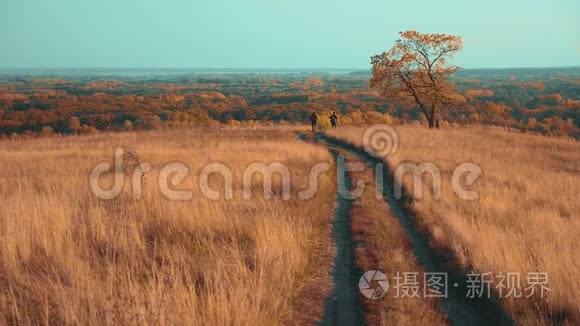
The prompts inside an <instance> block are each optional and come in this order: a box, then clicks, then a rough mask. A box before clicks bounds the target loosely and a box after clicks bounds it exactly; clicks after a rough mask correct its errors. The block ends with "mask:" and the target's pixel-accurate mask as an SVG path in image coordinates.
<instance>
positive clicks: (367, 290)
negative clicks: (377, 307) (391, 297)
mask: <svg viewBox="0 0 580 326" xmlns="http://www.w3.org/2000/svg"><path fill="white" fill-rule="evenodd" d="M358 288H359V290H360V292H361V293H362V294H363V295H364V296H365V297H367V298H369V299H372V300H374V299H380V298H382V297H384V296H385V294H387V290H388V289H389V281H388V280H387V276H386V275H385V274H383V272H381V271H377V270H371V271H368V272H366V273H364V274H363V276H361V278H360V280H359V282H358Z"/></svg>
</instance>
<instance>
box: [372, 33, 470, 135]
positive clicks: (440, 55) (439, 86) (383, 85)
mask: <svg viewBox="0 0 580 326" xmlns="http://www.w3.org/2000/svg"><path fill="white" fill-rule="evenodd" d="M400 34H401V39H399V40H397V41H396V42H395V46H393V48H392V49H391V50H389V51H388V52H383V53H382V54H378V55H375V56H372V57H371V64H372V65H373V77H372V78H371V82H370V85H371V87H372V88H377V89H379V90H381V92H382V93H383V94H384V95H385V96H386V97H387V98H388V99H391V100H394V101H399V102H403V103H415V104H416V105H418V106H419V107H420V108H421V110H422V111H423V114H424V115H425V118H427V121H429V128H433V127H437V128H439V117H440V115H441V114H440V112H441V109H442V108H444V107H449V106H456V105H461V104H462V103H464V102H465V98H464V97H463V96H461V95H459V94H457V93H454V85H453V84H452V83H450V82H449V81H448V77H449V76H450V75H451V74H453V73H454V72H456V71H457V70H459V67H458V66H454V65H451V64H449V63H448V61H447V60H448V59H450V58H451V57H453V55H455V54H456V53H457V52H459V51H460V50H461V49H462V48H463V42H462V40H461V37H459V36H453V35H445V34H421V33H418V32H416V31H406V32H401V33H400Z"/></svg>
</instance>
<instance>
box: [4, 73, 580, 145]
mask: <svg viewBox="0 0 580 326" xmlns="http://www.w3.org/2000/svg"><path fill="white" fill-rule="evenodd" d="M454 82H455V83H456V84H457V86H458V89H459V91H460V94H461V95H462V96H464V97H465V100H466V101H465V105H462V106H461V107H459V108H453V109H449V110H443V111H442V115H443V119H444V120H445V123H448V124H484V125H500V126H507V127H512V128H517V129H521V130H529V131H535V132H541V133H544V134H550V135H558V136H572V137H576V138H578V137H580V132H579V130H580V129H579V127H580V114H579V109H580V98H579V96H580V92H579V90H580V69H578V68H568V69H505V70H464V71H461V72H459V73H458V74H457V75H456V76H455V77H454ZM313 111H316V112H318V113H319V114H322V115H323V116H324V115H325V114H330V112H332V111H336V112H337V113H338V114H339V115H340V117H341V118H340V120H339V122H340V123H342V124H360V123H373V122H388V123H409V122H412V121H419V122H421V123H424V121H422V119H424V118H423V117H422V115H421V114H420V111H419V110H418V108H414V107H405V106H403V105H400V104H397V103H388V102H386V101H385V100H384V99H383V98H382V97H381V95H380V94H379V93H377V92H376V91H374V90H370V89H369V86H368V74H367V73H365V72H361V73H350V74H330V73H320V72H319V73H307V72H300V73H293V74H290V73H288V74H278V75H273V74H253V73H239V74H215V75H180V74H176V75H166V76H164V77H163V78H161V77H158V76H155V75H152V76H149V77H146V78H144V77H127V76H118V77H110V76H109V77H106V78H102V77H98V76H94V75H92V76H90V77H89V76H82V75H79V74H75V75H74V76H69V75H63V76H55V75H51V76H47V77H40V76H31V75H28V76H26V75H21V74H11V75H0V135H2V137H22V136H23V135H24V136H34V135H38V134H47V133H48V134H50V133H66V134H71V133H93V132H97V131H98V130H109V131H120V130H130V129H158V128H165V127H171V128H188V127H194V126H200V125H205V126H214V125H219V124H221V123H227V124H241V123H245V124H252V123H306V122H307V121H308V116H309V115H310V114H311V113H312V112H313ZM323 120H324V119H323ZM324 124H325V123H324V122H323V125H324Z"/></svg>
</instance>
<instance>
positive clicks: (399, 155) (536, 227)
mask: <svg viewBox="0 0 580 326" xmlns="http://www.w3.org/2000/svg"><path fill="white" fill-rule="evenodd" d="M364 130H365V129H363V128H339V129H336V130H332V131H328V132H327V134H328V135H329V136H331V137H333V138H337V139H341V140H344V141H346V142H349V143H351V144H352V145H355V146H357V147H360V148H362V147H363V133H364ZM396 130H397V132H398V134H399V149H398V151H397V152H396V153H395V154H391V155H388V156H387V157H385V160H386V162H387V163H388V165H389V167H390V168H391V169H393V170H394V169H395V168H396V167H397V166H398V165H399V164H400V163H402V162H410V161H412V162H432V163H434V164H435V165H436V166H437V167H438V169H439V171H440V173H441V180H442V182H441V198H440V199H439V200H437V199H435V198H434V196H433V194H432V193H431V191H430V187H426V188H424V189H423V193H422V197H421V198H420V199H418V198H415V200H414V201H413V202H412V204H411V205H412V209H413V210H414V211H415V212H416V213H417V220H418V224H419V225H420V226H421V227H423V228H425V230H427V231H428V233H429V234H430V235H431V237H432V239H433V240H434V241H433V242H434V243H433V245H435V246H437V247H441V248H447V249H450V250H452V252H453V253H454V254H455V256H456V258H457V260H458V263H459V264H460V265H461V266H463V267H466V268H472V269H474V270H475V271H477V272H479V273H486V272H491V273H493V275H494V276H495V275H497V274H498V273H500V272H503V273H504V274H505V273H508V272H513V273H520V275H521V282H522V283H524V284H525V281H526V275H528V273H530V272H545V273H547V274H548V277H549V286H548V287H549V289H550V291H549V292H548V295H547V299H546V298H544V299H542V298H540V293H539V292H540V291H539V290H538V291H536V292H535V293H534V294H533V295H531V297H529V298H527V297H526V296H527V295H526V293H525V292H524V294H523V296H522V297H521V298H514V297H509V298H504V299H503V303H504V306H505V308H506V310H507V311H508V312H509V313H510V315H511V316H512V317H513V318H514V319H515V321H516V322H517V323H519V324H541V323H544V322H546V320H549V319H553V320H567V321H568V322H569V323H571V324H574V323H577V322H578V321H580V311H579V310H578V307H579V306H580V301H579V299H578V298H580V279H579V278H578V275H579V274H580V261H579V260H578V243H580V220H579V219H578V217H579V216H580V202H579V201H578V196H579V194H580V166H579V164H578V162H579V161H580V144H579V143H578V142H577V141H574V140H566V139H559V138H547V137H541V136H530V135H522V134H518V133H509V132H504V131H501V130H494V129H486V128H474V129H471V128H455V129H445V130H437V131H434V130H428V129H426V128H422V127H411V126H401V127H397V128H396ZM466 161H469V162H473V163H476V164H477V165H479V166H480V167H481V169H482V171H483V174H482V175H481V177H480V179H479V180H477V182H475V183H474V184H473V185H472V186H471V187H470V190H475V191H477V192H478V193H479V196H480V197H479V199H478V200H473V201H466V200H462V199H460V198H459V197H457V196H456V195H455V193H454V191H453V189H452V187H451V176H452V174H453V170H454V169H455V167H456V166H457V165H458V164H459V163H462V162H466ZM424 180H425V182H426V184H431V182H432V178H431V177H426V178H425V179H424ZM412 181H413V180H412V177H411V175H406V176H405V177H404V178H403V186H404V187H405V189H406V191H407V193H408V194H413V182H412ZM523 290H524V289H522V291H523ZM496 294H497V293H496Z"/></svg>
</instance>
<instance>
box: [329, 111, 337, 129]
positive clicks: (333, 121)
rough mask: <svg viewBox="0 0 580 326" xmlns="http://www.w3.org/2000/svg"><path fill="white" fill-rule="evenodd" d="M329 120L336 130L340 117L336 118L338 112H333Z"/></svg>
mask: <svg viewBox="0 0 580 326" xmlns="http://www.w3.org/2000/svg"><path fill="white" fill-rule="evenodd" d="M329 119H330V124H331V125H332V128H336V122H337V121H338V116H336V112H332V115H331V116H330V117H329Z"/></svg>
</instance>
